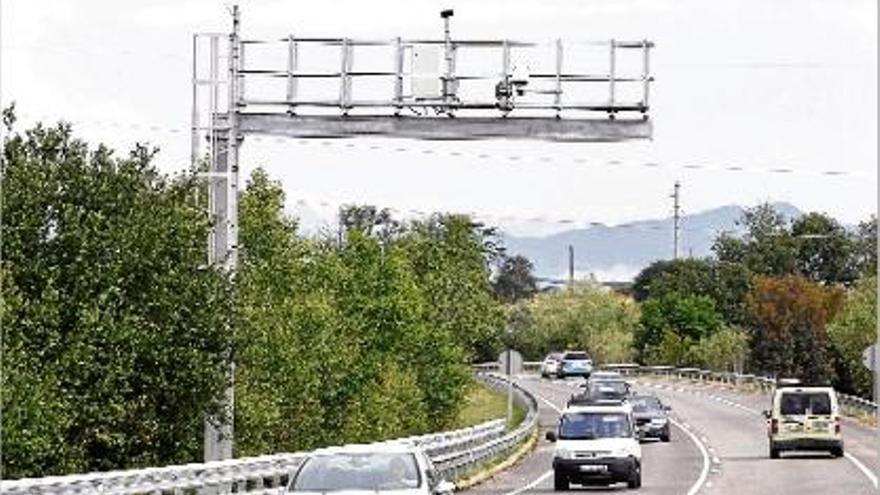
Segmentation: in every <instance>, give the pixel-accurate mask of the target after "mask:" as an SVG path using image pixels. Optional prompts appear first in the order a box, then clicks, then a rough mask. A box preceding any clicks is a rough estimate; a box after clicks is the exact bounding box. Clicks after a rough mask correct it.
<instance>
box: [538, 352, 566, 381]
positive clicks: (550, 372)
mask: <svg viewBox="0 0 880 495" xmlns="http://www.w3.org/2000/svg"><path fill="white" fill-rule="evenodd" d="M561 362H562V353H560V352H551V353H550V354H547V357H545V358H544V360H543V361H541V377H542V378H550V377H551V376H556V374H557V373H559V364H560V363H561Z"/></svg>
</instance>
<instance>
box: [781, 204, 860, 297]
mask: <svg viewBox="0 0 880 495" xmlns="http://www.w3.org/2000/svg"><path fill="white" fill-rule="evenodd" d="M791 234H792V236H793V237H794V238H795V239H796V246H797V271H798V273H800V274H801V275H803V276H805V277H807V278H808V279H810V280H812V281H813V282H822V283H827V284H833V283H847V284H848V283H851V282H852V281H853V280H854V279H855V278H856V267H855V259H854V249H853V243H852V241H851V240H850V236H849V234H848V233H847V232H846V229H844V228H843V227H842V226H841V225H840V224H839V223H838V222H837V221H836V220H834V219H833V218H831V217H829V216H828V215H824V214H822V213H807V214H805V215H803V216H802V217H800V218H798V219H797V220H795V221H794V223H792V225H791Z"/></svg>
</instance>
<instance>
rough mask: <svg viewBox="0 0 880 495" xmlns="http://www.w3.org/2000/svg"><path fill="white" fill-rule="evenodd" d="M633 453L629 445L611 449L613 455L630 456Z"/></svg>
mask: <svg viewBox="0 0 880 495" xmlns="http://www.w3.org/2000/svg"><path fill="white" fill-rule="evenodd" d="M631 455H633V453H632V450H631V449H629V448H628V447H620V448H617V449H614V450H612V451H611V457H629V456H631Z"/></svg>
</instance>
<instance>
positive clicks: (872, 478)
mask: <svg viewBox="0 0 880 495" xmlns="http://www.w3.org/2000/svg"><path fill="white" fill-rule="evenodd" d="M729 402H730V405H732V406H734V407H737V408H739V409H742V410H743V411H748V412H750V413H752V414H756V415H758V416H762V415H763V414H762V413H761V412H760V411H758V410H757V409H752V408H751V407H748V406H746V405H743V404H740V403H738V402H734V401H729ZM685 432H686V433H687V434H688V435H691V438H693V435H692V434H691V432H689V431H687V430H685ZM843 455H844V457H846V458H847V459H848V460H849V462H851V463H853V465H854V466H855V467H857V468H859V471H861V472H862V474H864V475H865V476H866V477H867V478H868V481H870V482H871V484H873V485H874V487H875V488H876V487H878V480H877V475H876V474H874V473H873V472H871V470H870V469H869V468H868V467H867V466H865V465H864V464H862V461H860V460H859V459H858V458H857V457H856V456H854V455H852V454H850V453H849V452H844V454H843ZM693 493H696V492H688V495H692V494H693Z"/></svg>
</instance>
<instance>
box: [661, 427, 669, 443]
mask: <svg viewBox="0 0 880 495" xmlns="http://www.w3.org/2000/svg"><path fill="white" fill-rule="evenodd" d="M670 438H671V437H670V435H669V427H668V426H667V427H666V430H664V431H663V433H661V434H660V441H661V442H663V443H669V439H670Z"/></svg>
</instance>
